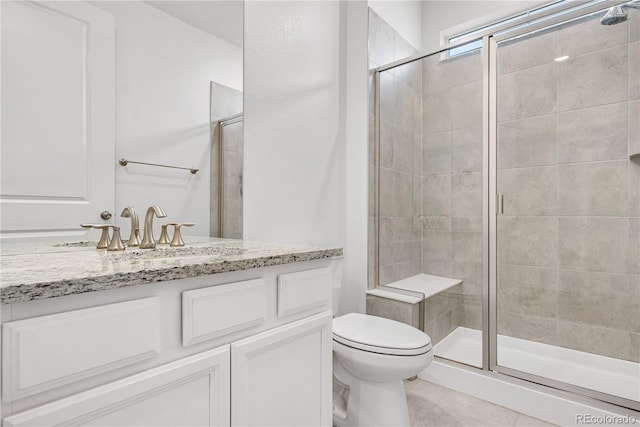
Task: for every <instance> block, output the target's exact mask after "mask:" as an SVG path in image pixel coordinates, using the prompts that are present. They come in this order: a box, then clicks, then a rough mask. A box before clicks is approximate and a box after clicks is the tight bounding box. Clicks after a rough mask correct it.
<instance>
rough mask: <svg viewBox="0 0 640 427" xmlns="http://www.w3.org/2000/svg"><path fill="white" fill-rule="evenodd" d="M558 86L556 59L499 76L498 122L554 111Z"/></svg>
mask: <svg viewBox="0 0 640 427" xmlns="http://www.w3.org/2000/svg"><path fill="white" fill-rule="evenodd" d="M625 75H626V74H625ZM557 86H558V82H557V78H556V63H555V62H554V63H551V64H545V65H540V66H538V67H533V68H527V69H526V70H522V71H518V72H514V73H509V74H503V75H500V76H498V88H497V90H498V105H497V109H498V122H505V121H508V120H515V119H523V118H526V117H535V116H542V115H544V114H550V113H553V112H555V111H556V99H557V95H556V92H557Z"/></svg>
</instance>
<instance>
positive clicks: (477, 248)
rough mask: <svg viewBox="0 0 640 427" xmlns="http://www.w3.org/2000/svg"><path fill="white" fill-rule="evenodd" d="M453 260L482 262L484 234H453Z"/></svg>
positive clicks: (459, 232)
mask: <svg viewBox="0 0 640 427" xmlns="http://www.w3.org/2000/svg"><path fill="white" fill-rule="evenodd" d="M451 250H452V255H453V260H454V261H456V262H460V261H475V262H478V261H482V233H477V232H470V231H453V232H451Z"/></svg>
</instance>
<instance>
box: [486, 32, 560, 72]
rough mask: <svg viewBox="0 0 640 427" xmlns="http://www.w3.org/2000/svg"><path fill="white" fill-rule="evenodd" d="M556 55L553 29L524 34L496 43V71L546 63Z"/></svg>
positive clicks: (511, 70)
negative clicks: (512, 39) (513, 39)
mask: <svg viewBox="0 0 640 427" xmlns="http://www.w3.org/2000/svg"><path fill="white" fill-rule="evenodd" d="M557 56H558V54H557V35H556V32H555V31H551V32H544V33H536V34H533V35H526V36H523V37H521V38H518V39H516V40H515V41H506V42H504V43H501V44H499V45H498V73H499V74H507V73H512V72H514V71H520V70H524V69H526V68H531V67H535V66H538V65H542V64H547V63H550V62H553V60H554V58H556V57H557Z"/></svg>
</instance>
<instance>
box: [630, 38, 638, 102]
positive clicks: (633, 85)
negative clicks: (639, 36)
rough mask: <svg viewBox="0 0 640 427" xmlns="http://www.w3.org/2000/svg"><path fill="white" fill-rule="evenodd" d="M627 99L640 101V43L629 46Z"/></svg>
mask: <svg viewBox="0 0 640 427" xmlns="http://www.w3.org/2000/svg"><path fill="white" fill-rule="evenodd" d="M629 99H640V41H637V42H634V43H631V44H629Z"/></svg>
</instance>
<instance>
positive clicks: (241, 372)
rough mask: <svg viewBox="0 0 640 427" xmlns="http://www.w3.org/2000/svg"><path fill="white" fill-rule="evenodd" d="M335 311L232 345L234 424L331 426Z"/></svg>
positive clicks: (232, 417)
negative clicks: (332, 336)
mask: <svg viewBox="0 0 640 427" xmlns="http://www.w3.org/2000/svg"><path fill="white" fill-rule="evenodd" d="M331 351H332V349H331V312H330V311H327V312H325V313H322V314H319V315H316V316H313V317H309V318H307V319H304V320H300V321H297V322H294V323H291V324H288V325H285V326H282V327H279V328H275V329H272V330H269V331H267V332H264V333H261V334H258V335H255V336H253V337H250V338H247V339H244V340H241V341H238V342H236V343H233V344H232V345H231V354H232V356H231V357H232V364H231V366H232V375H231V378H232V384H231V391H232V397H231V414H232V415H231V420H232V423H233V425H238V426H240V425H242V426H244V425H253V426H265V425H268V426H318V425H331V378H332V375H331Z"/></svg>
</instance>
